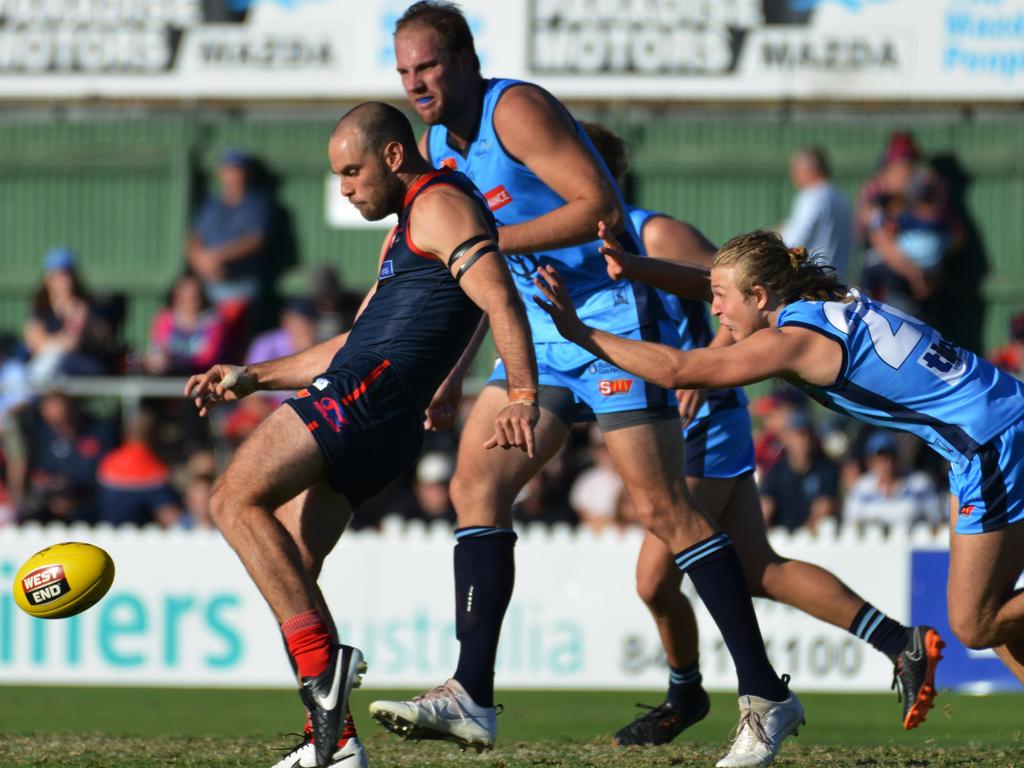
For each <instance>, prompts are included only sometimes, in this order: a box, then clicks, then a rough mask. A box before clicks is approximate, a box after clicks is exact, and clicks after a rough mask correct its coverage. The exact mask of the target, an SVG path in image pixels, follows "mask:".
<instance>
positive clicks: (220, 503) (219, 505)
mask: <svg viewBox="0 0 1024 768" xmlns="http://www.w3.org/2000/svg"><path fill="white" fill-rule="evenodd" d="M242 503H243V502H242V499H241V498H240V493H239V491H238V489H237V488H234V487H233V484H232V483H231V481H230V478H229V477H228V476H227V475H225V476H222V477H221V478H220V479H219V480H217V482H216V483H215V484H214V486H213V490H212V491H211V492H210V517H211V518H212V519H213V522H214V523H215V524H216V525H217V528H219V529H220V530H222V531H223V530H224V529H225V528H227V527H229V526H231V525H232V524H233V523H234V522H235V520H237V518H238V512H239V511H240V508H241V505H242Z"/></svg>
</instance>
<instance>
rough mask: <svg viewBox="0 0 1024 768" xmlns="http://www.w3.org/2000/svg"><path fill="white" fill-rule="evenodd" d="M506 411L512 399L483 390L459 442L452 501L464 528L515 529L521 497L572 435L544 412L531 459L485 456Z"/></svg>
mask: <svg viewBox="0 0 1024 768" xmlns="http://www.w3.org/2000/svg"><path fill="white" fill-rule="evenodd" d="M507 405H508V395H507V394H506V392H505V390H504V389H503V388H502V387H494V386H488V387H484V388H483V390H481V392H480V395H479V397H478V398H477V401H476V403H475V404H474V405H473V410H472V411H471V412H470V414H469V418H468V419H467V421H466V426H465V428H464V429H463V431H462V435H461V436H460V437H459V454H458V460H457V462H456V465H455V476H454V477H453V478H452V483H451V497H452V504H453V505H454V506H455V514H456V515H457V516H458V525H459V527H460V528H468V527H471V526H478V525H483V526H494V525H500V526H504V527H509V526H511V525H512V503H513V502H514V501H515V498H516V495H517V494H518V493H519V491H521V490H522V489H523V486H524V485H526V483H527V482H528V481H529V480H530V478H532V477H533V476H534V475H536V474H537V473H538V472H539V471H540V470H541V468H542V467H543V466H544V465H545V464H547V462H548V461H550V460H551V458H552V457H553V456H554V455H555V454H556V453H558V450H559V448H561V447H562V445H563V444H564V443H565V440H566V438H567V437H568V435H569V425H567V424H566V423H565V422H564V421H562V420H561V419H560V418H558V417H557V416H555V415H554V414H553V413H551V412H550V411H548V410H546V409H545V408H543V407H542V408H541V411H540V420H539V421H538V422H537V426H536V428H535V430H534V434H535V437H536V441H537V443H536V449H535V451H534V457H533V458H532V459H531V458H529V457H528V456H527V455H526V453H525V452H523V451H516V450H510V451H501V450H497V449H491V450H486V449H484V447H483V444H484V443H485V442H487V440H488V439H489V438H490V436H491V435H492V434H493V433H494V419H495V417H496V416H497V415H498V413H499V412H500V411H501V410H502V409H503V408H504V407H505V406H507Z"/></svg>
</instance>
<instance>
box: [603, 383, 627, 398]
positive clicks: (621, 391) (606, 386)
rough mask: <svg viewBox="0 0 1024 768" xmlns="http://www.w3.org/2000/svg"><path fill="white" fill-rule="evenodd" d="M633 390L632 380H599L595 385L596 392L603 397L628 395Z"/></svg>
mask: <svg viewBox="0 0 1024 768" xmlns="http://www.w3.org/2000/svg"><path fill="white" fill-rule="evenodd" d="M632 388H633V380H632V379H601V381H599V382H598V383H597V391H598V392H600V393H601V394H602V395H604V396H605V397H610V396H611V395H628V394H629V391H630V390H631V389H632Z"/></svg>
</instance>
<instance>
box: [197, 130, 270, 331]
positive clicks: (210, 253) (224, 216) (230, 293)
mask: <svg viewBox="0 0 1024 768" xmlns="http://www.w3.org/2000/svg"><path fill="white" fill-rule="evenodd" d="M252 170H253V158H252V157H251V156H250V155H249V154H247V153H246V152H244V151H243V150H240V149H229V150H228V151H226V152H224V154H223V155H221V158H220V163H219V165H218V168H217V178H218V181H219V186H220V188H219V191H218V194H217V195H216V196H214V197H211V198H209V199H208V200H207V201H206V202H205V203H203V205H202V206H201V207H200V209H199V212H198V214H197V215H196V217H195V220H194V221H193V223H192V230H191V232H190V233H189V237H188V243H187V246H186V249H187V257H188V265H189V267H190V269H191V270H192V271H193V272H194V273H195V274H196V275H197V276H198V277H199V278H200V280H202V281H203V287H204V290H205V291H206V294H207V296H208V297H209V299H210V301H212V302H213V303H214V304H216V305H224V304H228V303H231V304H235V305H238V306H237V309H238V310H239V311H241V309H242V308H244V307H246V306H248V305H250V304H251V303H252V302H254V301H255V300H257V299H258V298H259V297H260V295H261V293H263V292H264V288H265V286H264V281H265V278H266V275H267V274H268V265H267V263H266V260H267V247H266V246H267V241H268V237H269V229H270V225H271V218H272V213H273V208H272V205H271V200H270V197H269V195H268V194H266V192H265V191H264V190H260V189H257V188H255V187H254V185H253V184H252V179H251V175H252Z"/></svg>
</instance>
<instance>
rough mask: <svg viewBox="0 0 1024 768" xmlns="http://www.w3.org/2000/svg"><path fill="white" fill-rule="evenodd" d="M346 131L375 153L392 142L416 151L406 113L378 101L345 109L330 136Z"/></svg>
mask: <svg viewBox="0 0 1024 768" xmlns="http://www.w3.org/2000/svg"><path fill="white" fill-rule="evenodd" d="M349 133H350V134H351V135H352V136H353V137H358V140H359V141H361V142H362V146H363V148H364V149H366V150H368V151H370V152H373V153H379V152H380V151H381V150H383V149H384V147H386V146H387V145H388V144H390V143H391V142H393V141H397V142H398V143H399V144H401V145H402V148H403V149H404V150H405V151H406V152H412V153H413V154H417V153H418V152H419V150H418V149H417V147H416V137H415V136H414V135H413V132H412V126H411V125H410V124H409V120H408V119H407V118H406V116H405V115H403V114H402V113H401V112H399V111H398V110H397V109H395V108H394V107H392V106H390V105H389V104H384V103H383V102H380V101H367V102H365V103H363V104H360V105H359V106H357V107H353V108H352V109H350V110H349V111H348V112H346V113H345V114H344V115H343V116H342V118H341V120H339V121H338V123H337V125H335V126H334V131H333V132H332V133H331V138H332V139H334V138H337V137H340V136H342V135H345V134H349Z"/></svg>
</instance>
